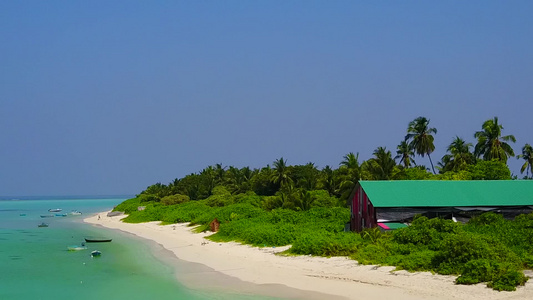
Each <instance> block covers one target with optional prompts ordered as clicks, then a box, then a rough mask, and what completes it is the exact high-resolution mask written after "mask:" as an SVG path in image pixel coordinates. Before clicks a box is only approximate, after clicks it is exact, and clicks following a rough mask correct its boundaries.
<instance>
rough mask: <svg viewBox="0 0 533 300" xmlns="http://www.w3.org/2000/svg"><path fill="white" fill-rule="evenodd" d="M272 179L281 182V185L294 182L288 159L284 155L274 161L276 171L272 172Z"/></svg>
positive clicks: (274, 181)
mask: <svg viewBox="0 0 533 300" xmlns="http://www.w3.org/2000/svg"><path fill="white" fill-rule="evenodd" d="M271 180H272V182H273V183H275V184H279V186H280V187H285V186H288V185H290V184H292V182H293V180H292V178H291V177H290V174H289V169H288V167H287V161H286V160H284V159H283V157H282V158H280V159H276V161H274V173H273V174H272V177H271Z"/></svg>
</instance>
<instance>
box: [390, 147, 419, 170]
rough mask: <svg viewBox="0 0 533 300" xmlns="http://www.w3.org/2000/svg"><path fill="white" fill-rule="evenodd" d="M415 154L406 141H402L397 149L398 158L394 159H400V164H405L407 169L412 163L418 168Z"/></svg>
mask: <svg viewBox="0 0 533 300" xmlns="http://www.w3.org/2000/svg"><path fill="white" fill-rule="evenodd" d="M414 155H415V152H414V151H413V149H411V148H410V147H409V144H407V142H406V141H402V142H401V143H400V144H399V145H398V147H397V148H396V156H395V157H394V159H400V162H399V163H400V164H403V166H404V167H405V168H409V167H410V166H411V163H412V164H414V165H415V166H416V162H415V160H414V158H413V156H414Z"/></svg>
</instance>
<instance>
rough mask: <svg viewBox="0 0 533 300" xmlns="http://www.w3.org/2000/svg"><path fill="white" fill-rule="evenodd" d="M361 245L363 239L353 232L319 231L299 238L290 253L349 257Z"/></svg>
mask: <svg viewBox="0 0 533 300" xmlns="http://www.w3.org/2000/svg"><path fill="white" fill-rule="evenodd" d="M360 244H362V239H361V237H360V236H359V235H357V234H355V233H353V232H340V233H332V232H329V231H326V230H317V231H310V232H307V233H304V234H302V235H300V236H299V237H297V238H296V239H295V241H294V243H293V244H292V247H291V249H290V252H291V253H294V254H311V255H317V256H349V255H353V254H354V253H355V252H356V251H357V247H358V246H359V245H360Z"/></svg>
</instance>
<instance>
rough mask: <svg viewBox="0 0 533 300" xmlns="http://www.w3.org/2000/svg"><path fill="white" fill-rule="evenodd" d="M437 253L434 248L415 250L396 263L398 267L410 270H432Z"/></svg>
mask: <svg viewBox="0 0 533 300" xmlns="http://www.w3.org/2000/svg"><path fill="white" fill-rule="evenodd" d="M435 255H436V252H435V251H432V250H423V251H414V252H412V253H410V254H408V255H405V256H402V257H401V259H399V260H398V262H396V263H395V265H396V266H397V267H398V269H404V270H407V271H410V272H414V271H431V270H433V260H434V258H435Z"/></svg>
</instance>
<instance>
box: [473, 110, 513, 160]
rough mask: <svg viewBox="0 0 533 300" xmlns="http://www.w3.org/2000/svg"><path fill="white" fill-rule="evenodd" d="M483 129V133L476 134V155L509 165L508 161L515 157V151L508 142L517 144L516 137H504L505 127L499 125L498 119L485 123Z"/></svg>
mask: <svg viewBox="0 0 533 300" xmlns="http://www.w3.org/2000/svg"><path fill="white" fill-rule="evenodd" d="M481 128H482V129H483V130H482V131H477V132H476V133H475V134H474V137H475V138H477V144H476V147H475V149H474V155H475V156H476V157H480V156H483V159H484V160H493V159H496V160H500V161H502V162H504V163H507V159H508V158H509V157H510V156H514V151H513V148H512V147H511V146H510V145H509V144H508V143H506V142H509V141H511V142H513V143H514V142H516V139H515V137H514V135H506V136H502V130H503V126H502V125H500V124H498V117H494V119H489V120H487V121H485V122H484V123H483V126H482V127H481Z"/></svg>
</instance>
